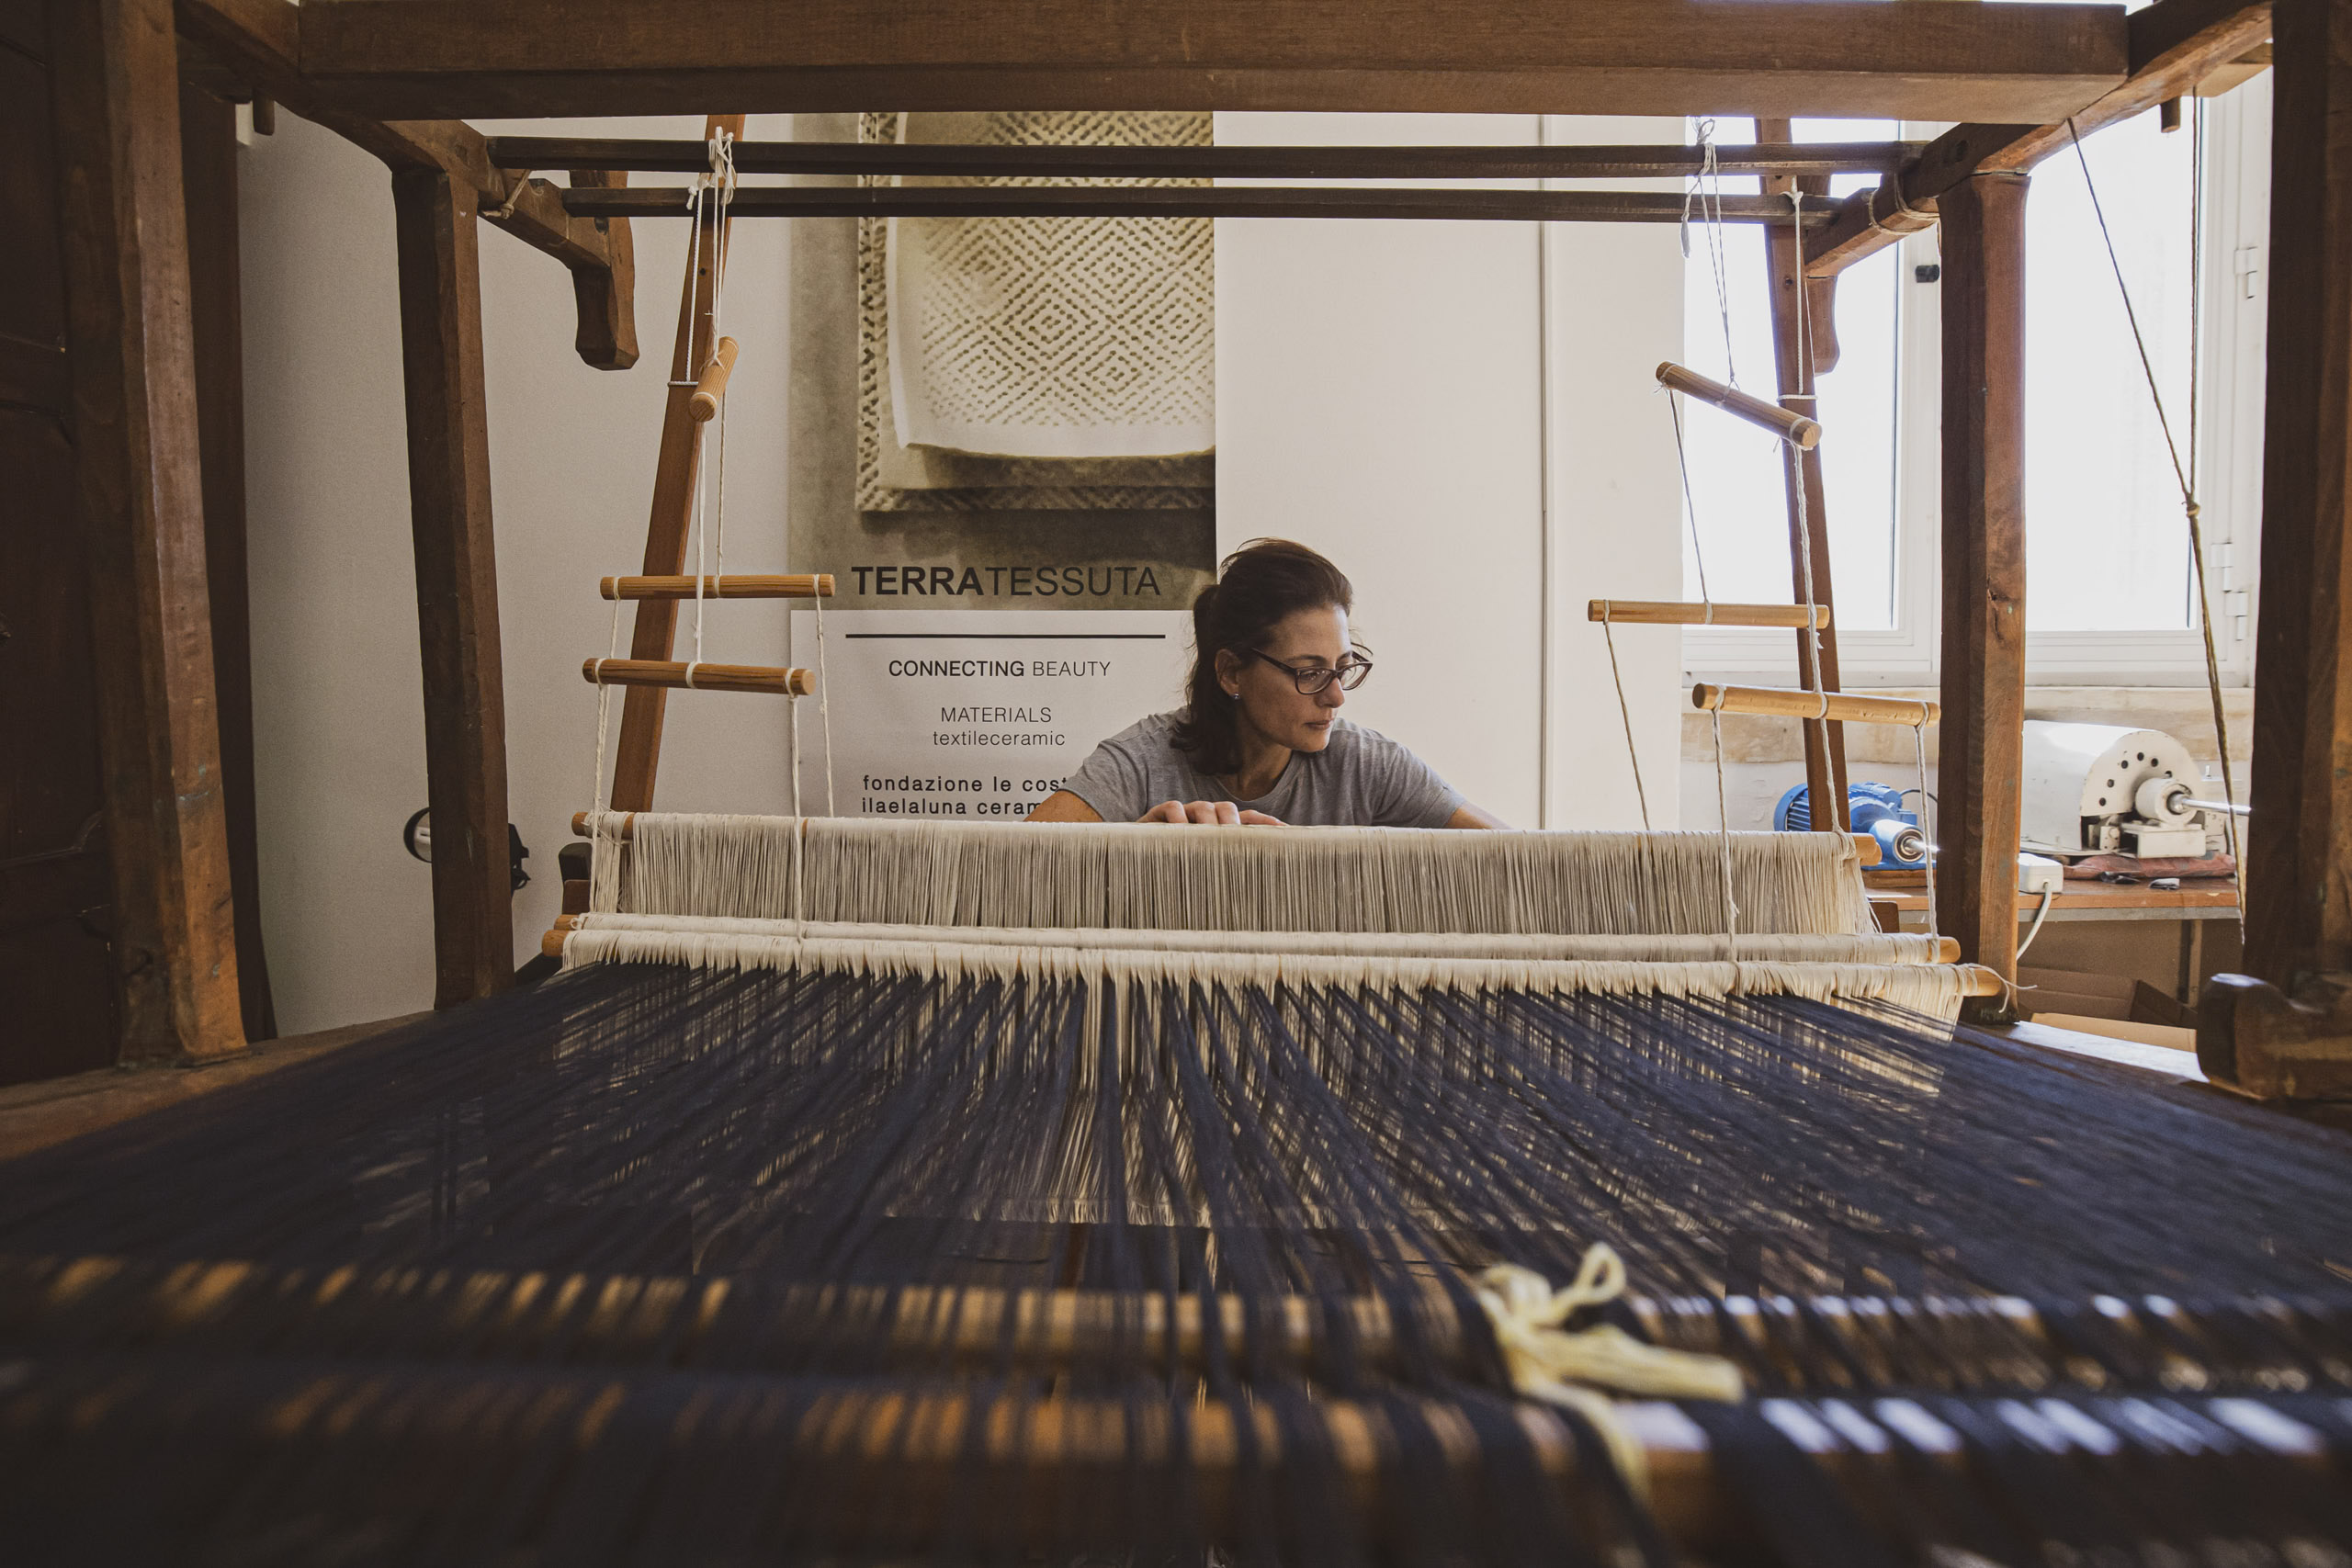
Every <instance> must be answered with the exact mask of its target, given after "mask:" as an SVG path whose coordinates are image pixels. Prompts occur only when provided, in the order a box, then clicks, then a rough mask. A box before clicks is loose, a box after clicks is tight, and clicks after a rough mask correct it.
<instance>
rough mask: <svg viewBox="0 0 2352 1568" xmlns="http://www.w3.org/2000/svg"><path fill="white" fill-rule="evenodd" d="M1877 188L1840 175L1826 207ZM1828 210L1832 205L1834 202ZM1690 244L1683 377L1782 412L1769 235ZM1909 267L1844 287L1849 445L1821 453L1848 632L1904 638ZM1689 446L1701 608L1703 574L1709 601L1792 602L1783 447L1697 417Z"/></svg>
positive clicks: (1692, 579)
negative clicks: (1899, 347) (1902, 477)
mask: <svg viewBox="0 0 2352 1568" xmlns="http://www.w3.org/2000/svg"><path fill="white" fill-rule="evenodd" d="M1714 130H1715V137H1716V140H1717V141H1724V142H1735V143H1736V142H1742V141H1750V140H1752V139H1753V137H1754V134H1755V129H1754V124H1753V122H1751V121H1748V120H1719V121H1717V122H1716V123H1715V127H1714ZM1792 134H1793V135H1794V136H1795V138H1796V139H1797V140H1798V141H1892V140H1894V136H1895V124H1894V121H1893V120H1798V121H1797V122H1796V123H1795V126H1794V127H1793V128H1792ZM1875 179H1876V176H1875V175H1838V176H1837V177H1836V178H1835V179H1834V180H1833V181H1832V183H1831V185H1830V195H1829V197H1828V198H1826V200H1835V199H1836V198H1837V197H1842V196H1845V195H1848V194H1849V193H1850V192H1852V191H1856V190H1860V188H1862V187H1863V186H1867V185H1870V184H1872V183H1873V182H1874V181H1875ZM1721 185H1722V191H1723V194H1724V195H1725V196H1754V195H1756V194H1758V191H1759V190H1760V189H1761V188H1762V181H1760V180H1759V179H1758V178H1757V177H1755V176H1754V175H1747V176H1744V177H1726V178H1724V180H1723V181H1722V182H1721ZM1709 189H1710V190H1712V189H1713V186H1712V185H1711V186H1710V187H1709ZM1815 200H1816V202H1817V203H1819V204H1821V205H1826V200H1824V199H1823V198H1815ZM1690 242H1691V259H1690V262H1689V265H1688V266H1687V267H1686V269H1685V272H1684V288H1683V323H1682V353H1683V363H1684V364H1686V365H1688V366H1690V367H1691V368H1692V369H1693V370H1696V371H1698V372H1700V373H1701V374H1702V375H1705V376H1712V377H1713V378H1715V379H1717V380H1719V381H1729V382H1731V383H1732V384H1733V385H1735V386H1737V387H1739V388H1740V389H1743V390H1745V391H1748V392H1752V393H1754V394H1756V395H1757V396H1758V397H1761V398H1765V399H1770V398H1772V397H1773V395H1774V393H1775V391H1776V390H1777V388H1778V379H1777V377H1778V371H1777V368H1776V367H1775V365H1774V363H1773V355H1772V318H1771V305H1770V299H1769V298H1768V296H1767V293H1766V289H1765V279H1766V272H1765V257H1764V228H1763V225H1761V224H1757V223H1726V224H1724V225H1723V226H1722V227H1721V228H1720V229H1715V228H1713V227H1711V226H1705V225H1701V224H1699V223H1695V222H1694V223H1693V224H1692V225H1691V229H1690ZM1898 259H1899V258H1898V256H1897V254H1896V249H1894V248H1890V249H1888V250H1886V251H1883V252H1881V253H1880V254H1877V255H1875V256H1872V257H1871V258H1870V259H1869V260H1868V261H1866V262H1864V263H1862V264H1861V265H1859V266H1856V267H1854V268H1853V269H1852V270H1851V271H1849V273H1848V274H1847V275H1846V276H1845V277H1843V278H1841V279H1840V280H1839V281H1838V308H1837V319H1836V321H1835V323H1834V325H1835V329H1836V333H1837V336H1838V344H1839V346H1840V350H1841V354H1840V358H1839V361H1838V374H1837V375H1835V376H1831V377H1824V378H1821V381H1820V385H1819V389H1818V396H1819V399H1820V400H1819V402H1818V403H1817V404H1816V405H1815V406H1816V408H1817V410H1818V417H1819V418H1820V420H1821V423H1822V425H1823V427H1824V428H1825V429H1826V430H1829V431H1834V432H1836V433H1837V438H1836V439H1835V440H1825V441H1824V443H1823V445H1822V448H1821V451H1822V486H1823V491H1824V495H1823V503H1824V506H1825V508H1826V512H1827V513H1828V527H1829V555H1830V562H1831V570H1832V571H1833V573H1834V583H1833V584H1832V585H1830V586H1831V587H1832V591H1833V592H1834V595H1835V602H1836V604H1837V606H1838V625H1839V626H1840V627H1846V628H1853V629H1858V630H1859V629H1863V628H1870V629H1878V630H1883V629H1885V628H1888V627H1891V626H1894V624H1895V561H1896V551H1895V519H1896V515H1897V511H1898V505H1897V496H1896V493H1895V474H1896V464H1895V461H1894V452H1895V446H1896V434H1897V424H1896V405H1897V393H1896V367H1897V364H1898V355H1897V354H1896V352H1895V343H1896V339H1897V336H1898V334H1899V332H1900V323H1901V298H1900V294H1899V292H1898V289H1897V287H1896V279H1897V274H1896V263H1897V261H1898ZM1814 333H1815V341H1816V342H1819V341H1821V340H1822V339H1823V338H1824V337H1825V336H1826V333H1825V331H1824V328H1823V325H1822V324H1821V323H1818V322H1816V323H1815V326H1814ZM1726 338H1728V341H1726ZM1683 440H1684V443H1685V448H1686V450H1687V452H1688V453H1689V457H1690V477H1691V514H1690V515H1691V518H1695V519H1696V521H1697V528H1696V530H1695V532H1696V534H1697V547H1695V548H1694V547H1693V543H1692V539H1691V532H1692V530H1691V529H1688V528H1686V530H1685V532H1684V537H1683V547H1682V548H1683V577H1684V581H1685V583H1686V584H1687V586H1688V588H1689V591H1690V592H1691V595H1692V596H1693V597H1696V596H1697V594H1698V592H1699V579H1700V575H1701V571H1702V565H1703V570H1704V573H1705V576H1706V580H1707V587H1708V589H1709V590H1710V591H1711V592H1712V593H1713V597H1715V598H1717V599H1732V600H1753V601H1756V602H1758V603H1784V602H1786V601H1788V600H1789V599H1790V598H1791V596H1792V588H1793V586H1794V585H1793V582H1792V579H1791V576H1790V570H1789V523H1788V502H1787V500H1786V491H1785V488H1784V478H1783V476H1784V472H1785V468H1786V459H1785V457H1784V456H1783V452H1782V446H1781V442H1779V441H1778V440H1776V439H1774V438H1773V437H1772V436H1771V435H1770V434H1766V433H1765V432H1763V431H1760V430H1758V429H1757V428H1756V427H1755V426H1753V425H1750V424H1747V423H1742V422H1740V421H1737V420H1734V419H1732V418H1730V417H1729V416H1727V415H1725V414H1723V413H1720V412H1716V411H1714V410H1712V409H1708V408H1704V407H1702V406H1697V405H1689V404H1686V405H1685V409H1684V426H1683ZM1688 521H1690V519H1686V523H1687V522H1688ZM1702 551H1703V561H1702ZM1825 596H1826V595H1825ZM1783 640H1784V641H1785V640H1787V639H1785V638H1784V639H1783Z"/></svg>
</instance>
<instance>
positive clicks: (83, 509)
mask: <svg viewBox="0 0 2352 1568" xmlns="http://www.w3.org/2000/svg"><path fill="white" fill-rule="evenodd" d="M49 27H50V38H51V46H52V48H53V49H54V51H55V59H56V71H57V73H56V78H55V97H54V103H55V114H56V122H57V148H58V158H59V171H60V178H59V182H58V184H59V196H60V206H61V211H62V219H63V222H62V230H63V238H64V254H65V273H66V279H67V285H66V296H67V299H66V303H67V311H68V324H67V334H68V344H69V350H70V356H71V361H72V371H73V380H74V400H73V414H72V419H73V435H74V457H75V468H76V482H77V486H78V490H79V508H80V513H81V520H82V526H83V529H84V535H85V542H86V545H87V549H88V558H89V565H90V602H91V624H92V633H93V643H94V647H93V649H92V652H93V657H94V662H95V665H96V677H97V678H96V686H97V694H98V708H99V719H98V737H99V749H100V755H101V761H102V764H103V767H104V769H105V774H106V823H107V844H108V852H109V858H110V859H111V861H112V864H113V875H114V885H115V933H114V955H115V962H116V965H117V970H116V973H117V975H118V977H119V983H120V986H121V999H122V1012H121V1018H122V1055H123V1057H124V1058H125V1059H139V1058H149V1059H153V1058H173V1057H178V1058H202V1057H208V1056H219V1055H227V1054H230V1053H233V1052H237V1051H242V1050H243V1049H244V1044H245V1039H244V1031H243V1028H242V1027H240V1024H239V1021H238V1013H237V948H236V934H235V929H234V925H233V921H232V910H231V900H230V891H229V846H228V834H227V827H226V822H225V810H224V802H223V798H222V791H221V784H220V737H219V732H218V728H217V718H216V716H215V713H214V709H213V689H212V639H211V633H210V626H209V615H208V610H207V604H206V585H205V570H204V505H203V496H202V489H201V479H200V476H199V472H198V434H197V413H196V363H195V346H194V337H193V329H192V326H191V322H190V318H189V312H188V270H187V222H186V219H185V215H184V209H183V207H182V202H181V194H180V98H179V92H180V88H179V59H178V44H177V40H176V39H175V38H174V36H173V32H172V7H171V5H170V0H53V3H52V4H51V6H50V7H49ZM0 743H4V742H0Z"/></svg>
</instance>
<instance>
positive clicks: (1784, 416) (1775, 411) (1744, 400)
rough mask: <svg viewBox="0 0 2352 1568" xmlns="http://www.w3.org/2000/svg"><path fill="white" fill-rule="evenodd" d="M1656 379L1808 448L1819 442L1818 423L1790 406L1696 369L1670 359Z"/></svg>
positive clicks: (1659, 370) (1663, 362)
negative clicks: (1768, 399) (1753, 393)
mask: <svg viewBox="0 0 2352 1568" xmlns="http://www.w3.org/2000/svg"><path fill="white" fill-rule="evenodd" d="M1657 380H1658V385H1659V386H1661V387H1671V388H1672V389H1675V390H1676V391H1678V392H1680V393H1682V394H1684V395H1685V396H1687V397H1693V398H1696V399H1698V400H1700V401H1701V402H1702V403H1713V404H1714V405H1715V407H1717V408H1719V409H1721V410H1723V411H1724V412H1725V413H1727V414H1734V415H1736V416H1737V417H1738V418H1741V419H1744V420H1746V421H1747V423H1750V424H1753V425H1759V426H1761V427H1762V428H1764V429H1766V430H1769V431H1770V432H1771V433H1772V434H1775V435H1777V436H1779V437H1780V438H1781V440H1783V441H1792V442H1794V443H1795V444H1796V445H1798V446H1803V447H1805V448H1808V449H1810V448H1812V447H1814V446H1818V445H1819V444H1820V441H1821V426H1820V424H1819V423H1817V422H1815V421H1814V420H1810V419H1807V418H1806V417H1805V416H1804V415H1803V414H1801V413H1798V412H1795V411H1794V410H1792V409H1784V408H1782V407H1781V405H1780V404H1778V403H1768V402H1766V401H1765V400H1763V399H1762V398H1758V397H1751V396H1749V395H1748V394H1747V393H1746V392H1743V391H1741V390H1740V389H1738V388H1736V387H1726V386H1724V384H1723V383H1722V382H1721V381H1717V380H1714V379H1712V378H1708V377H1705V376H1702V375H1700V374H1699V373H1698V372H1697V371H1696V370H1690V369H1686V368H1684V367H1682V366H1679V365H1677V364H1676V363H1674V361H1672V360H1671V359H1668V360H1663V361H1661V362H1660V363H1659V365H1658V367H1657Z"/></svg>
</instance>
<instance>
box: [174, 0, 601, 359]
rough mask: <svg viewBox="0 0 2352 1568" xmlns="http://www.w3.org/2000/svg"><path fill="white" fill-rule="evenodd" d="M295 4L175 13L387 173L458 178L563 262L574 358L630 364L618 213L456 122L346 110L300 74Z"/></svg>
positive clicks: (185, 1)
mask: <svg viewBox="0 0 2352 1568" xmlns="http://www.w3.org/2000/svg"><path fill="white" fill-rule="evenodd" d="M174 19H175V23H176V25H177V28H178V29H179V32H180V33H181V35H182V37H183V38H184V39H187V40H189V41H191V42H193V43H194V44H195V45H196V46H198V48H199V49H200V50H202V51H204V52H205V53H207V54H209V56H210V57H211V58H212V60H213V61H214V62H217V63H218V64H219V65H220V67H221V68H222V69H224V70H226V71H227V72H228V73H231V74H232V75H233V76H234V77H236V78H237V79H238V80H240V81H242V82H243V83H245V84H246V85H249V86H250V87H251V88H252V89H253V90H254V91H255V92H257V93H262V94H266V95H267V96H268V97H270V98H271V99H273V100H275V101H276V102H278V103H282V104H284V105H285V106H286V107H288V109H291V110H292V111H293V112H294V113H296V114H299V115H300V116H301V117H302V118H305V119H308V120H311V121H314V122H316V123H317V124H320V125H322V126H325V127H326V128H327V129H328V130H333V131H334V132H336V133H337V134H339V135H341V136H343V137H345V139H347V140H349V141H352V142H354V143H356V145H358V146H360V147H362V148H364V149H366V150H367V151H368V152H372V153H374V154H375V155H376V156H377V157H379V158H380V159H382V160H383V161H384V163H385V164H386V165H387V166H388V167H390V169H391V171H392V172H393V173H394V174H395V175H398V174H400V173H401V172H402V171H403V170H412V169H429V170H435V171H437V172H440V173H443V174H447V175H449V176H450V177H451V178H452V179H455V180H457V181H458V182H459V184H460V186H462V187H463V188H464V189H465V190H467V191H468V192H469V193H470V197H471V205H472V207H473V208H474V209H475V210H476V211H478V212H479V213H480V215H481V217H483V218H485V219H487V220H489V221H490V222H491V223H492V224H493V225H494V226H496V227H498V228H501V229H503V230H505V231H507V232H508V233H510V234H513V235H514V236H515V238H517V239H519V240H521V241H523V242H524V243H526V244H527V245H530V246H531V247H532V248H534V249H536V250H541V251H545V252H546V253H547V254H549V255H551V256H554V257H555V258H556V259H557V260H558V261H560V262H561V263H563V265H565V266H567V267H569V268H570V269H571V274H572V278H573V285H574V288H575V291H576V292H577V294H578V296H579V299H580V308H581V326H580V333H579V346H580V354H581V357H582V359H583V360H585V361H586V362H587V363H588V364H590V365H593V366H595V367H597V368H598V369H600V370H626V369H628V367H630V366H631V365H634V364H635V363H636V362H637V329H636V326H635V324H634V321H633V320H632V316H631V310H632V307H631V302H630V293H631V287H630V285H631V280H632V279H633V277H634V274H635V266H634V262H633V253H632V251H631V246H630V239H629V233H628V224H627V222H626V221H622V220H607V221H605V222H604V223H601V224H600V223H599V222H598V221H597V220H594V219H593V218H579V217H574V216H572V215H571V214H570V213H568V212H566V211H565V210H564V208H563V197H562V194H561V193H560V191H558V189H557V188H556V187H555V186H553V185H551V184H549V183H548V181H545V180H533V179H529V178H528V177H527V175H526V174H525V173H523V172H520V171H514V170H510V169H504V168H501V167H499V166H497V165H495V164H492V162H491V160H490V156H489V146H490V144H489V141H487V139H485V138H484V137H482V136H481V134H480V133H479V132H477V131H476V130H474V129H473V128H472V127H471V126H469V125H466V124H464V123H462V122H461V121H458V120H409V121H385V120H380V119H377V118H371V117H369V116H368V115H366V114H364V113H359V112H356V111H355V110H354V109H353V108H352V107H350V106H349V105H348V104H346V103H345V102H344V101H343V99H342V96H341V95H340V94H339V93H338V92H337V91H336V90H335V89H334V87H333V86H332V85H322V84H319V83H315V82H313V81H311V79H310V78H308V77H306V76H305V75H304V74H303V73H302V69H301V67H300V64H299V63H298V62H300V59H301V49H302V40H301V21H300V6H295V5H293V4H291V3H290V0H177V4H176V5H175V8H174Z"/></svg>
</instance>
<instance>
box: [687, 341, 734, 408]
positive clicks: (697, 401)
mask: <svg viewBox="0 0 2352 1568" xmlns="http://www.w3.org/2000/svg"><path fill="white" fill-rule="evenodd" d="M741 352H742V345H741V344H738V343H737V342H736V341H735V340H734V339H733V338H731V337H723V338H720V339H719V340H718V347H717V348H715V349H713V350H712V351H711V355H710V363H709V364H707V365H706V366H704V367H702V374H701V375H700V376H697V377H695V395H694V396H693V397H691V398H688V399H687V400H686V413H687V415H688V416H689V417H690V418H692V419H693V420H694V422H695V423H696V424H708V423H710V422H711V421H712V420H714V419H717V418H718V400H719V399H721V398H723V397H725V396H726V395H727V378H728V377H729V376H731V375H733V374H734V373H735V356H736V355H738V354H740V353H741Z"/></svg>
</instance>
